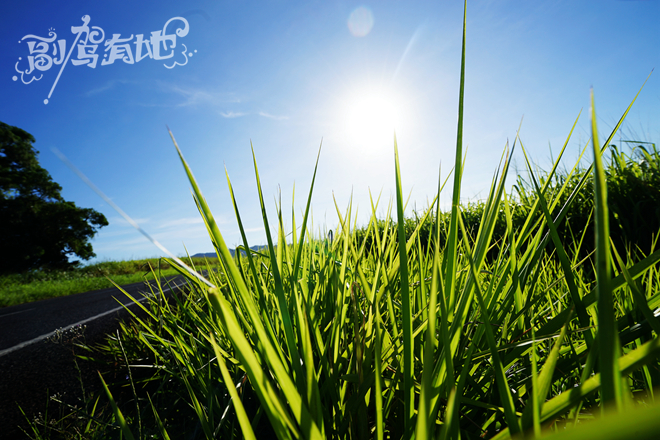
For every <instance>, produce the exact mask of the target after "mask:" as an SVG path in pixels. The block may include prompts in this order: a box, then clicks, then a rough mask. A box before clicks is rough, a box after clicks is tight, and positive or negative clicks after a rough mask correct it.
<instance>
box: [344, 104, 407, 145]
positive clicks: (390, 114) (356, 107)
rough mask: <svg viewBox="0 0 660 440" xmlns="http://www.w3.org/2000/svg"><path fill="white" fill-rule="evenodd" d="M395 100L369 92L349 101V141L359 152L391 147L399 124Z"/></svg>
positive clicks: (347, 118) (347, 128)
mask: <svg viewBox="0 0 660 440" xmlns="http://www.w3.org/2000/svg"><path fill="white" fill-rule="evenodd" d="M398 111H399V108H398V107H397V105H396V102H395V100H394V99H393V98H392V97H391V96H389V95H388V94H386V93H383V92H371V93H365V94H364V95H361V96H358V97H356V98H355V99H353V100H351V101H350V102H349V105H348V109H347V111H346V113H345V114H346V135H347V140H348V142H349V143H350V144H351V145H352V146H353V147H355V148H358V149H360V150H375V149H383V148H388V147H389V148H391V147H392V146H393V144H394V141H393V139H394V130H395V129H396V128H397V126H398V124H399V123H400V120H399V115H398Z"/></svg>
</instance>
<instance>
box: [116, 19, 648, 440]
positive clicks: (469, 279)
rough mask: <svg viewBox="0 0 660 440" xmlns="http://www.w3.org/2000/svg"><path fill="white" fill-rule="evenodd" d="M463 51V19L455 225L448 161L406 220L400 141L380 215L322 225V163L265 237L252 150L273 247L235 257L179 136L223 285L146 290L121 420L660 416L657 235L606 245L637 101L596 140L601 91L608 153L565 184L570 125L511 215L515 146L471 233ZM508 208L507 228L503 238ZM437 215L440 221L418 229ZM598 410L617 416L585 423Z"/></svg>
mask: <svg viewBox="0 0 660 440" xmlns="http://www.w3.org/2000/svg"><path fill="white" fill-rule="evenodd" d="M464 29H465V20H464ZM465 57H466V49H465V31H464V34H463V50H462V62H461V82H460V92H459V109H458V121H459V124H458V136H457V144H456V163H455V167H454V173H453V179H454V180H453V194H452V209H451V214H450V219H449V221H448V222H442V221H441V220H440V219H441V216H440V215H438V214H439V206H440V205H439V197H440V192H441V189H442V187H443V184H442V183H441V182H443V179H442V178H441V177H439V185H438V193H437V194H436V198H435V200H434V204H433V205H432V206H431V207H430V208H429V209H428V210H427V211H425V212H424V213H422V215H421V216H420V217H419V219H418V221H417V223H416V226H415V228H414V230H413V231H412V232H409V233H407V232H406V230H405V227H404V224H405V219H404V216H403V213H404V205H405V201H404V198H403V194H404V192H403V188H404V185H403V182H404V178H405V176H402V175H401V173H400V168H399V156H398V151H397V146H396V140H395V141H394V163H395V176H394V177H395V183H396V199H395V200H394V201H392V203H390V205H389V207H388V215H387V217H386V218H385V219H378V218H377V216H376V212H377V210H378V206H379V201H378V200H377V201H375V202H372V206H371V209H372V216H371V220H370V223H369V225H368V226H367V228H366V232H364V231H363V233H362V234H357V233H356V230H355V226H353V225H354V224H355V218H354V214H353V210H352V206H351V205H350V204H349V206H348V208H347V209H346V210H345V211H342V210H340V209H339V208H337V215H338V219H339V220H338V226H337V228H336V229H334V234H332V235H331V236H330V237H327V238H326V237H325V236H319V235H318V234H316V233H315V232H314V231H315V230H316V228H317V227H316V226H314V225H313V223H312V221H311V220H310V218H311V216H310V206H311V197H312V192H313V187H314V181H315V178H316V169H317V168H316V167H315V168H314V173H313V176H312V179H311V185H310V190H309V196H308V198H307V202H306V208H305V211H304V214H303V217H302V224H301V226H300V228H299V229H298V228H297V227H296V223H297V222H298V221H300V218H296V217H295V215H294V217H293V225H292V237H293V239H292V242H291V243H286V241H285V237H286V236H287V235H288V234H287V231H285V229H284V226H283V222H282V217H283V208H282V206H281V205H278V206H277V210H276V213H275V216H274V217H273V218H276V219H277V223H278V225H279V227H278V232H277V237H272V236H271V235H270V232H269V231H270V227H269V225H270V222H269V218H268V215H267V212H266V208H265V204H264V198H263V194H262V188H261V184H260V180H259V172H258V168H257V160H256V158H255V159H254V170H255V176H256V182H257V188H258V192H259V199H260V204H261V208H262V217H263V222H264V226H265V230H266V231H267V240H268V248H267V250H266V251H263V252H261V253H257V252H248V253H247V254H246V255H244V256H242V255H241V253H237V254H236V256H235V257H232V256H231V254H230V253H229V250H228V249H227V246H226V244H225V241H224V239H223V236H222V233H221V231H220V230H219V228H218V226H217V224H216V222H215V220H214V218H213V215H212V213H211V211H210V209H209V207H208V205H207V203H206V201H205V199H204V196H203V194H202V191H201V189H200V188H199V187H198V185H197V183H196V181H195V179H194V177H193V175H192V172H191V170H190V168H189V166H188V164H187V163H186V161H185V159H184V157H183V154H182V153H181V150H180V149H179V147H178V145H176V141H174V143H175V146H176V149H177V151H178V153H179V156H180V158H181V162H182V164H183V166H184V169H185V172H186V174H187V175H188V178H189V180H190V183H191V185H192V188H193V197H194V201H195V203H196V204H197V207H198V209H199V211H200V214H201V215H202V218H203V219H204V222H205V224H206V226H207V229H208V231H209V235H210V238H211V241H212V243H213V245H214V247H215V249H216V252H217V254H218V257H219V260H220V264H221V267H222V271H221V272H218V273H210V274H209V280H208V283H206V282H202V281H200V280H199V279H198V278H195V277H192V276H188V281H189V283H188V286H189V287H188V290H187V291H186V293H185V295H183V296H175V297H173V299H172V300H171V301H170V302H167V301H164V298H163V295H162V291H161V292H158V291H156V292H155V293H157V295H155V296H154V297H153V298H151V299H150V300H149V303H148V304H147V305H143V304H142V303H138V305H139V306H140V307H142V308H143V310H144V311H145V312H146V314H147V317H146V318H144V319H143V318H140V317H138V316H134V324H131V325H128V324H127V325H125V326H124V327H123V331H122V333H120V334H119V336H118V337H116V338H112V339H109V340H108V343H107V345H106V346H105V347H104V350H105V351H106V352H108V353H111V354H113V355H114V356H115V357H116V358H117V360H118V364H119V365H127V367H126V368H128V370H129V371H130V372H132V374H131V375H128V376H129V377H128V378H127V379H125V380H124V379H123V378H122V375H123V373H119V374H118V373H116V372H115V373H114V374H115V377H116V379H115V386H117V385H121V384H122V383H123V384H124V385H126V387H125V388H123V390H124V391H121V390H122V388H116V387H115V388H114V389H115V392H114V393H115V394H116V393H117V392H120V393H123V394H124V395H126V394H128V396H129V400H130V401H131V403H130V404H129V403H126V404H124V405H122V404H121V402H120V403H119V404H116V403H115V401H114V400H112V409H113V411H114V420H115V423H116V424H117V426H120V427H121V430H122V432H123V433H124V436H125V437H128V438H130V437H131V436H134V437H145V438H146V437H149V436H153V437H155V438H176V437H181V438H183V437H186V438H207V439H211V438H223V439H230V438H271V437H272V438H278V439H297V438H304V439H324V438H332V439H353V438H360V439H361V438H376V439H379V440H380V439H385V438H390V439H410V438H416V439H431V438H434V439H435V438H441V439H459V438H463V439H466V438H474V439H476V438H497V439H506V438H539V437H542V436H546V435H555V436H558V437H559V436H564V435H565V434H568V435H574V436H575V437H576V438H590V437H595V436H596V435H597V436H598V438H599V439H623V438H626V439H627V438H630V437H635V438H653V435H655V433H657V432H660V417H658V416H660V406H659V405H658V404H656V403H655V402H654V394H653V389H654V387H655V386H657V385H658V383H660V382H659V381H660V371H659V370H658V362H657V358H658V356H660V340H659V339H658V337H657V336H658V330H660V322H658V319H657V318H656V316H655V314H654V310H656V309H657V308H658V307H660V287H659V286H660V283H659V282H658V281H660V280H659V272H658V270H657V266H656V265H657V263H658V261H659V260H660V251H655V252H652V253H650V254H648V255H646V256H643V257H642V258H636V256H635V255H632V254H631V253H630V252H629V251H627V250H625V249H617V246H616V245H613V244H612V243H610V242H609V232H608V219H609V212H608V210H609V207H608V202H607V188H606V179H605V174H604V173H605V172H604V168H603V164H602V159H601V155H602V153H603V151H606V150H607V148H608V145H609V143H610V142H611V139H612V137H613V136H614V133H615V132H616V130H617V129H618V128H619V126H620V125H621V123H622V121H623V118H624V117H625V114H626V113H627V112H628V110H629V108H630V107H629V108H628V109H627V110H626V112H625V113H624V116H623V117H622V119H621V121H620V122H619V124H617V126H616V127H615V129H614V131H613V132H612V133H611V134H610V135H609V137H608V138H607V140H606V141H605V143H603V144H600V143H599V133H598V127H597V125H596V118H595V108H594V104H593V97H592V105H591V111H590V116H591V120H592V133H593V135H592V139H591V141H590V146H591V148H590V150H591V154H592V157H593V165H592V166H590V167H589V168H588V169H587V172H586V173H584V174H583V175H581V176H580V177H579V179H578V180H577V182H575V181H574V180H573V179H568V180H566V182H565V183H564V185H563V186H561V187H560V188H553V187H551V182H553V181H555V180H554V177H555V174H556V173H557V169H558V164H559V161H560V160H561V158H562V156H563V154H564V151H565V148H566V145H567V144H568V142H569V139H570V134H569V136H568V138H567V140H566V143H565V145H564V148H563V149H562V150H561V152H560V154H559V157H558V158H557V161H556V163H555V164H554V165H553V167H552V169H551V171H550V172H548V173H547V174H546V175H543V176H539V175H537V174H536V173H535V170H534V169H533V167H532V166H531V164H530V162H529V161H526V163H527V167H528V175H529V179H530V185H531V186H530V189H529V192H528V193H527V196H528V197H527V199H526V201H525V210H524V217H523V221H522V225H521V226H520V227H515V228H514V226H513V218H514V215H519V211H518V214H514V212H513V211H514V209H515V208H516V203H519V201H514V200H513V198H512V195H511V194H509V193H507V191H506V189H505V181H506V178H507V176H508V173H509V170H510V164H511V158H512V155H513V152H514V150H515V149H517V148H520V149H521V150H523V152H524V146H523V145H522V144H521V143H520V141H519V139H517V138H516V141H515V142H514V145H513V146H512V148H511V150H510V151H509V150H507V151H505V153H504V154H503V156H502V161H501V163H500V165H499V167H498V169H497V170H496V172H495V174H494V176H493V181H492V185H491V188H490V191H489V194H488V197H487V199H486V200H485V201H484V202H483V211H482V215H481V219H480V222H479V227H478V228H477V229H476V230H470V229H468V228H466V225H465V223H466V222H465V218H464V214H463V209H462V207H461V205H460V188H461V176H462V170H463V168H464V162H463V159H464V158H463V150H462V120H463V90H464V81H465V80H464V78H465V76H464V70H465ZM633 102H634V101H633ZM631 106H632V103H631ZM576 122H577V121H576ZM571 133H572V130H571ZM172 139H173V140H174V138H172ZM253 155H254V153H253ZM525 157H526V156H525ZM318 160H319V159H318V158H317V165H318ZM569 177H570V174H569ZM590 179H591V181H592V187H593V188H594V191H593V193H592V197H593V203H594V206H595V207H596V209H595V213H594V214H593V219H592V221H593V224H594V229H595V243H596V253H595V256H594V257H593V259H582V258H580V251H581V243H582V242H583V241H582V240H581V239H576V240H575V241H574V242H573V243H571V246H566V244H565V242H564V241H563V240H562V239H561V237H560V235H559V233H558V230H559V229H558V228H560V227H561V226H562V225H565V224H567V222H568V221H569V219H567V216H566V215H567V212H569V210H570V207H571V204H572V203H574V201H575V200H576V197H577V195H578V194H579V193H580V191H581V189H582V188H583V187H584V186H585V185H587V182H588V181H589V180H590ZM227 180H228V183H229V186H230V191H231V180H230V178H229V176H227ZM568 182H571V184H570V185H569V183H568ZM231 194H232V199H233V202H234V209H235V211H236V217H237V219H238V225H239V228H240V231H241V234H242V237H243V240H244V243H243V246H244V247H245V249H248V248H249V243H248V242H247V240H246V239H245V233H244V229H243V224H242V221H241V217H240V213H239V211H238V205H237V203H236V200H235V199H234V198H233V191H231ZM392 210H395V211H396V222H395V221H394V219H393V214H392ZM502 213H504V216H505V221H506V227H505V229H504V231H503V233H502V235H501V236H500V237H498V238H497V240H496V239H495V233H494V231H495V227H496V224H497V221H498V218H499V216H500V215H501V214H502ZM428 219H434V220H435V223H434V227H433V228H432V229H431V231H430V233H429V234H428V236H427V237H426V240H427V242H426V243H425V244H424V245H422V239H421V237H420V231H421V230H422V226H423V225H424V224H426V222H427V221H428ZM297 231H299V232H297ZM574 232H576V233H578V234H579V231H574ZM441 237H446V239H442V240H441ZM274 238H275V239H274ZM367 243H370V245H369V246H367ZM549 246H554V249H553V250H552V251H551V252H547V250H548V248H549ZM613 256H614V257H613ZM182 272H183V273H184V274H185V271H183V270H182ZM209 284H211V285H213V286H214V287H211V288H209ZM124 346H128V347H129V349H128V350H127V349H125V348H124ZM137 373H139V374H140V377H136V376H135V375H136V374H137ZM108 375H112V373H108V374H106V376H108ZM111 388H112V386H111V387H109V388H108V387H106V388H105V390H106V391H107V394H108V396H109V397H110V398H111V399H112V394H111ZM129 389H130V390H131V391H128V390H129ZM117 390H119V391H117ZM141 390H144V391H145V392H148V396H147V398H145V397H142V396H143V395H142V394H141V393H142V391H141ZM603 410H605V411H606V414H607V418H606V419H605V422H604V423H599V424H593V423H589V420H591V419H594V418H598V417H600V413H601V411H603ZM129 412H130V413H131V414H132V415H128V414H129ZM574 425H585V426H584V429H582V428H583V427H582V426H578V427H577V429H575V428H574Z"/></svg>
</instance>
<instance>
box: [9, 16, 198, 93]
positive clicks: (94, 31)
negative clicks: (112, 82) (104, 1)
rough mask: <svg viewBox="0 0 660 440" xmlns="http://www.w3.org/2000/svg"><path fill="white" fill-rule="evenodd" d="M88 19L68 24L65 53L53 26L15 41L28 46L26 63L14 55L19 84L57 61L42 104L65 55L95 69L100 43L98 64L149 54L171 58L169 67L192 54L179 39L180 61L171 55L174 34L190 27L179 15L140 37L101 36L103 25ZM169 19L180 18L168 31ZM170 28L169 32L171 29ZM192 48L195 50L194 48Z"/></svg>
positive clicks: (136, 59)
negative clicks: (69, 36)
mask: <svg viewBox="0 0 660 440" xmlns="http://www.w3.org/2000/svg"><path fill="white" fill-rule="evenodd" d="M90 20H91V18H90V17H89V15H85V16H83V18H82V21H83V25H82V26H71V33H73V34H74V35H75V36H76V38H75V40H74V41H73V45H72V46H71V48H70V49H69V51H68V53H67V50H66V40H64V39H60V40H57V34H56V33H55V32H53V31H54V29H52V28H51V29H50V30H49V32H48V38H46V37H38V36H36V35H31V34H30V35H26V36H24V37H23V38H21V40H20V41H19V43H22V42H23V41H26V42H27V46H28V50H29V51H30V54H29V55H28V57H27V67H26V66H25V61H24V60H23V58H22V57H19V58H18V61H17V62H16V66H15V67H14V69H15V70H16V72H18V73H20V75H21V76H20V78H21V81H22V82H23V84H30V83H31V82H32V81H39V80H41V78H43V74H42V73H40V72H46V71H47V70H49V69H50V68H51V67H53V66H54V65H55V66H60V65H61V67H60V71H59V73H58V74H57V78H55V82H54V83H53V87H51V89H50V93H49V94H48V98H46V99H44V104H48V99H50V97H51V95H52V94H53V91H54V90H55V86H56V85H57V82H58V81H59V80H60V76H62V72H63V71H64V68H65V67H66V65H67V63H68V62H69V59H70V58H72V57H71V55H72V54H73V59H71V64H73V65H74V66H87V67H89V68H91V69H95V68H96V66H97V65H98V61H99V57H100V54H99V53H97V49H98V47H99V45H100V44H101V43H103V46H105V54H104V55H103V59H102V60H101V63H100V64H101V66H106V65H108V64H113V63H114V62H115V61H123V62H124V63H126V64H135V63H138V62H140V61H141V60H143V59H144V58H147V57H149V58H151V59H154V60H170V59H171V60H170V61H168V62H171V65H169V66H168V65H167V62H166V63H165V64H163V65H164V66H165V67H166V68H168V69H172V68H174V67H175V66H185V65H186V64H188V57H192V56H193V52H188V48H187V47H186V45H185V44H183V43H181V47H182V49H181V51H180V53H181V54H182V55H183V57H180V56H178V55H177V58H178V59H179V60H182V61H183V62H178V61H175V60H174V59H173V58H174V56H175V48H176V47H177V41H176V39H177V37H180V38H183V37H185V36H186V35H188V30H189V28H190V27H189V26H188V21H187V20H186V19H185V18H183V17H173V18H170V19H169V20H167V23H165V26H163V29H162V30H160V31H154V32H152V33H151V37H149V38H146V39H145V38H144V34H137V35H136V36H135V38H133V34H131V36H130V37H127V38H121V34H112V38H108V39H105V32H103V29H101V28H100V27H98V26H92V27H91V29H90V27H89V26H88V25H89V22H90ZM173 21H178V22H180V23H179V26H183V27H178V28H176V29H175V30H174V32H173V33H170V34H168V33H167V32H168V29H167V27H168V25H169V24H170V23H172V22H173ZM170 32H172V30H171V29H170ZM56 40H57V41H56ZM104 40H105V42H104ZM131 42H132V44H133V45H134V46H135V47H134V48H133V47H132V46H131V44H130V43H131ZM177 52H178V51H177ZM194 52H197V50H195V51H194ZM65 54H66V56H65ZM134 54H135V55H134ZM19 64H22V65H23V66H22V67H19ZM37 75H38V77H37ZM18 78H19V77H18V76H16V75H14V76H13V77H12V79H13V80H14V81H17V80H18ZM26 79H27V81H26Z"/></svg>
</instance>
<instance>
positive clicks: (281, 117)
mask: <svg viewBox="0 0 660 440" xmlns="http://www.w3.org/2000/svg"><path fill="white" fill-rule="evenodd" d="M259 116H263V117H264V118H269V119H275V120H276V121H282V120H285V119H289V117H288V116H276V115H271V114H269V113H266V112H259Z"/></svg>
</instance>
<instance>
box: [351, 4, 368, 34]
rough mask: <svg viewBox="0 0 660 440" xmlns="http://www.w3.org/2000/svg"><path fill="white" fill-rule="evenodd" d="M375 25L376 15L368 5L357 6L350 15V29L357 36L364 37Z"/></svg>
mask: <svg viewBox="0 0 660 440" xmlns="http://www.w3.org/2000/svg"><path fill="white" fill-rule="evenodd" d="M373 27H374V16H373V14H372V13H371V9H369V8H367V7H366V6H360V7H358V8H356V9H355V10H354V11H353V12H351V15H350V16H349V17H348V30H349V31H351V34H353V36H355V37H364V36H366V35H367V34H368V33H369V32H371V28H373Z"/></svg>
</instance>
